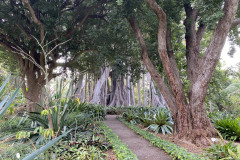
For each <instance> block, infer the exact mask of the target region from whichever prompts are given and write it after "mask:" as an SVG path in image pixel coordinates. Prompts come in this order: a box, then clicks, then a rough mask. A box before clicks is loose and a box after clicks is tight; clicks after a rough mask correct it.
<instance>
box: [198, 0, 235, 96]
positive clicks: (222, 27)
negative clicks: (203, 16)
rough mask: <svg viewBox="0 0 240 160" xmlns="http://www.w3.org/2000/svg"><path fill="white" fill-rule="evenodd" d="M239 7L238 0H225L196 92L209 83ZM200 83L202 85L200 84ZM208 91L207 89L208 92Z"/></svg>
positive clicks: (206, 54)
mask: <svg viewBox="0 0 240 160" xmlns="http://www.w3.org/2000/svg"><path fill="white" fill-rule="evenodd" d="M237 8H238V0H225V4H224V8H223V10H224V16H223V17H222V18H221V19H220V20H219V22H218V24H217V26H216V28H215V31H214V34H213V37H212V40H211V42H210V44H209V46H208V48H207V50H206V51H205V54H204V56H203V58H202V64H201V66H202V68H201V71H200V73H199V75H198V81H197V82H196V83H195V85H196V86H195V90H194V92H198V89H199V87H204V86H206V85H208V84H209V82H210V80H211V77H212V75H213V72H214V69H215V67H216V65H217V63H218V60H219V58H220V55H221V51H222V48H223V46H224V43H225V41H226V38H227V35H228V32H229V30H230V28H231V26H232V22H233V20H234V17H235V15H236V12H237ZM199 84H200V85H201V86H199ZM206 92H207V91H205V94H206Z"/></svg>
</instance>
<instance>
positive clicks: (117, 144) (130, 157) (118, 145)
mask: <svg viewBox="0 0 240 160" xmlns="http://www.w3.org/2000/svg"><path fill="white" fill-rule="evenodd" d="M99 126H100V128H101V129H103V130H104V133H105V136H106V137H107V139H108V141H109V142H110V143H111V145H112V146H113V151H114V152H115V153H116V155H117V157H118V159H120V160H123V159H124V160H138V158H137V156H136V155H135V154H134V153H133V152H132V151H131V150H130V149H129V148H128V146H127V145H126V144H125V143H123V142H122V141H121V140H120V139H119V138H118V136H117V134H116V133H114V132H113V131H112V129H111V128H109V127H108V126H107V125H106V124H105V123H104V122H99Z"/></svg>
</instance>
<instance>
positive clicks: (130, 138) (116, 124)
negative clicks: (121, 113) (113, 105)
mask: <svg viewBox="0 0 240 160" xmlns="http://www.w3.org/2000/svg"><path fill="white" fill-rule="evenodd" d="M104 123H105V124H106V125H108V126H109V127H110V128H111V129H112V130H113V132H115V133H116V134H117V135H118V137H119V139H121V140H122V142H124V143H126V144H127V145H128V148H129V149H131V150H132V152H133V153H134V154H136V155H137V157H138V159H139V160H171V159H172V158H171V157H170V156H168V155H167V154H166V153H165V152H164V151H163V150H161V149H159V148H157V147H154V146H152V145H151V144H150V142H149V141H147V140H145V139H144V138H142V137H140V136H139V135H137V134H136V133H135V132H134V131H132V130H131V129H129V128H128V127H127V126H125V125H124V124H123V123H121V122H120V121H119V120H117V119H116V115H108V116H107V120H105V121H104Z"/></svg>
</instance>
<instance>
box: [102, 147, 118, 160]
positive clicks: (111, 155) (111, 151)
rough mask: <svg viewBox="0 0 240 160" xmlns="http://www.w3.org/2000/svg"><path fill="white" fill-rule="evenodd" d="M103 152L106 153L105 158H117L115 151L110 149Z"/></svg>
mask: <svg viewBox="0 0 240 160" xmlns="http://www.w3.org/2000/svg"><path fill="white" fill-rule="evenodd" d="M105 154H107V156H106V160H118V158H117V156H116V154H115V152H114V151H113V150H112V149H110V150H108V151H106V152H105Z"/></svg>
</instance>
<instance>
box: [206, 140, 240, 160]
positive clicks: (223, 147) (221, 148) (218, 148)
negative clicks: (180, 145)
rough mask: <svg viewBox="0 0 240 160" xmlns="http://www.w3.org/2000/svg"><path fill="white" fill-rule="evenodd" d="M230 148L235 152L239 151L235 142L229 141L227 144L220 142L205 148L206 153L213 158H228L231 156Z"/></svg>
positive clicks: (214, 159)
mask: <svg viewBox="0 0 240 160" xmlns="http://www.w3.org/2000/svg"><path fill="white" fill-rule="evenodd" d="M229 149H230V150H232V151H233V152H236V151H237V147H236V146H235V145H234V143H233V142H229V143H227V144H222V143H221V142H219V143H218V144H216V145H212V146H211V147H210V148H208V149H205V151H206V153H205V154H204V155H205V156H207V157H208V158H210V159H213V160H216V159H221V158H227V157H230V154H229V152H228V150H229Z"/></svg>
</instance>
